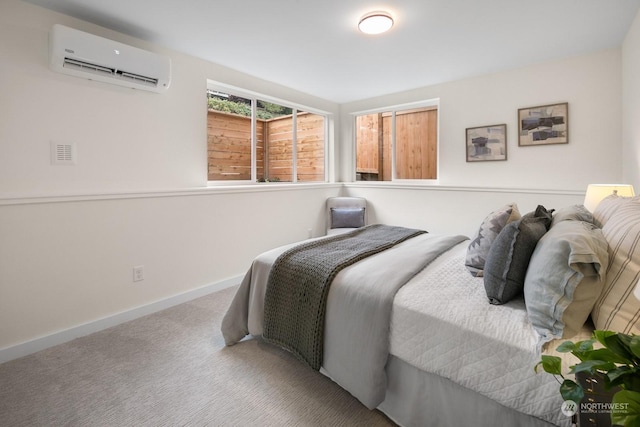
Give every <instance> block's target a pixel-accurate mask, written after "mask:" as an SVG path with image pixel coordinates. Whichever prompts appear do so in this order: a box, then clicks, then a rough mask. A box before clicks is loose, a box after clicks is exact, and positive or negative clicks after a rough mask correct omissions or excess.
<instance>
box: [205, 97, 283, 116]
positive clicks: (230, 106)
mask: <svg viewBox="0 0 640 427" xmlns="http://www.w3.org/2000/svg"><path fill="white" fill-rule="evenodd" d="M230 98H231V97H230ZM207 102H208V108H209V109H210V110H215V111H221V112H223V113H231V114H238V115H240V116H245V117H251V101H250V100H245V99H243V98H236V99H233V98H231V99H224V98H218V97H215V96H211V97H209V99H208V100H207ZM292 113H293V110H292V109H291V108H288V107H283V106H282V105H278V104H273V103H270V102H265V101H258V106H257V108H256V117H257V118H258V119H262V120H268V119H273V118H276V117H281V116H287V115H290V114H292Z"/></svg>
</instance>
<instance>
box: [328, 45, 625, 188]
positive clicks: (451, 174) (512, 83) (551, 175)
mask: <svg viewBox="0 0 640 427" xmlns="http://www.w3.org/2000/svg"><path fill="white" fill-rule="evenodd" d="M621 91H622V86H621V53H620V50H619V49H616V50H609V51H603V52H599V53H596V54H591V55H586V56H580V57H575V58H568V59H565V60H561V61H556V62H551V63H545V64H540V65H536V66H532V67H527V68H521V69H516V70H511V71H506V72H501V73H496V74H490V75H485V76H480V77H476V78H470V79H465V80H461V81H455V82H449V83H445V84H440V85H435V86H429V87H424V88H421V89H418V90H414V91H410V92H403V93H397V94H393V95H389V96H384V97H379V98H376V99H370V100H366V101H360V102H354V103H350V104H346V105H342V106H341V111H342V113H341V114H342V123H343V125H342V128H341V129H342V130H341V135H342V141H343V142H345V144H344V145H343V146H342V147H341V150H342V151H341V157H342V158H343V159H345V162H344V163H343V164H342V169H341V170H340V172H341V175H340V178H341V179H343V180H345V181H350V180H352V179H353V172H352V170H351V169H350V168H349V165H350V164H351V163H352V162H353V160H352V159H353V156H354V149H353V145H351V144H347V143H346V142H347V141H351V140H352V138H351V135H352V134H353V123H354V121H353V119H352V116H351V114H352V113H354V112H358V111H363V110H368V109H373V108H380V107H384V106H389V105H397V104H404V103H408V102H415V101H419V100H425V99H433V98H439V99H440V108H439V125H440V127H439V138H440V140H439V156H440V170H439V172H438V175H439V181H440V182H439V183H440V185H445V186H467V187H491V188H504V187H507V188H536V189H540V188H542V189H554V190H580V191H584V189H586V186H587V184H589V183H593V182H619V181H620V180H621V179H622V171H621V170H620V162H621V156H622V151H621V145H620V141H621V123H622V119H621V116H622V110H621V102H620V96H621ZM556 102H568V103H569V143H568V144H558V145H549V146H534V147H518V139H517V110H518V108H523V107H531V106H536V105H546V104H552V103H556ZM499 123H506V124H507V156H508V160H507V161H500V162H474V163H467V162H466V157H465V129H466V128H469V127H476V126H483V125H493V124H499Z"/></svg>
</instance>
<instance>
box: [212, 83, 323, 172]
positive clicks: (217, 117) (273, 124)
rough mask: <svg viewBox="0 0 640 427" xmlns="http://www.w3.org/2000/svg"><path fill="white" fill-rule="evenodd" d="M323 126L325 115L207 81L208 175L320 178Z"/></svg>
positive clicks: (321, 170)
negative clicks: (224, 88) (218, 87)
mask: <svg viewBox="0 0 640 427" xmlns="http://www.w3.org/2000/svg"><path fill="white" fill-rule="evenodd" d="M232 92H233V93H232ZM326 129H327V116H326V114H322V113H316V112H310V111H308V109H306V108H304V109H300V108H297V107H295V106H291V105H284V103H282V102H280V101H277V102H275V101H273V100H268V99H266V98H264V97H256V96H252V95H250V94H249V95H247V94H244V93H242V92H240V91H236V90H232V91H228V90H216V89H215V85H213V84H209V88H208V90H207V152H208V155H207V158H208V159H207V160H208V180H209V181H240V182H322V181H325V180H326V178H325V170H326V168H325V163H326V160H325V159H326V156H325V153H326V145H327V144H326V141H327V130H326Z"/></svg>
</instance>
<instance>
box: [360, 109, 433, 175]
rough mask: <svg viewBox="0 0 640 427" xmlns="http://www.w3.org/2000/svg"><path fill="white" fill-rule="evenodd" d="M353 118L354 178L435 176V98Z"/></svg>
mask: <svg viewBox="0 0 640 427" xmlns="http://www.w3.org/2000/svg"><path fill="white" fill-rule="evenodd" d="M355 120H356V136H355V138H356V180H357V181H393V180H396V179H437V178H438V170H437V167H438V151H437V150H438V106H437V101H435V102H434V101H429V102H425V103H422V104H421V105H420V104H417V105H414V106H412V108H409V107H399V108H387V109H384V110H380V111H374V112H367V113H363V114H357V115H356V117H355Z"/></svg>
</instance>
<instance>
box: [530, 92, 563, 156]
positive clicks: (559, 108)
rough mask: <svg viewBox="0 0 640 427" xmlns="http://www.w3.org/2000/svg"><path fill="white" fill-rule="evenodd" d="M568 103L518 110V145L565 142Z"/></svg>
mask: <svg viewBox="0 0 640 427" xmlns="http://www.w3.org/2000/svg"><path fill="white" fill-rule="evenodd" d="M568 142H569V104H568V103H567V102H564V103H561V104H551V105H541V106H539V107H529V108H520V109H519V110H518V145H519V146H520V147H527V146H530V145H549V144H567V143H568Z"/></svg>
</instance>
